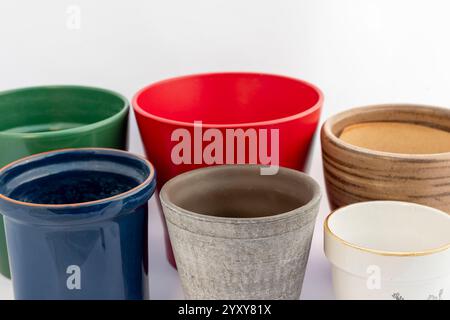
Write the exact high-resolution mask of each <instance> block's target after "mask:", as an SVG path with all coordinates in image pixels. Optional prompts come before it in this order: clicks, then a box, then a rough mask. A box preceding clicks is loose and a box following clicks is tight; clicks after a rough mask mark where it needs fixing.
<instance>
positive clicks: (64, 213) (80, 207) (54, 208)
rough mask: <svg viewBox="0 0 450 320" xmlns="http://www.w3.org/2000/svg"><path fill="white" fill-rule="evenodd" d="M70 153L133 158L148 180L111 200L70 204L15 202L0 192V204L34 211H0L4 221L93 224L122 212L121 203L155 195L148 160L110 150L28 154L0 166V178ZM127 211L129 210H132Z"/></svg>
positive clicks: (124, 152)
mask: <svg viewBox="0 0 450 320" xmlns="http://www.w3.org/2000/svg"><path fill="white" fill-rule="evenodd" d="M71 153H74V154H77V153H78V154H79V153H92V154H94V155H95V154H96V155H103V156H105V155H106V156H108V155H111V156H119V157H124V158H128V159H134V160H137V161H140V162H142V163H143V164H145V166H146V167H147V168H148V169H149V174H148V177H147V178H146V179H145V180H144V181H143V182H142V183H140V184H139V185H137V186H136V187H134V188H132V189H130V190H128V191H126V192H123V193H120V194H117V195H114V196H111V197H107V198H103V199H99V200H95V201H88V202H80V203H70V204H37V203H30V202H24V201H19V200H15V199H12V198H10V197H8V196H6V195H4V194H2V193H0V203H1V202H3V204H6V205H8V206H10V207H14V208H19V209H20V210H25V211H35V213H34V214H31V213H28V214H20V217H19V216H16V214H9V213H8V212H2V214H3V215H5V216H6V217H8V218H11V219H14V220H18V221H24V222H34V223H40V222H47V223H51V222H52V221H53V222H58V223H61V224H64V223H70V222H72V223H73V222H75V221H78V222H79V223H90V222H93V221H98V220H105V219H108V218H111V217H113V216H117V215H119V214H122V213H123V212H122V211H123V210H120V209H122V208H124V207H125V205H124V203H125V202H126V201H128V200H130V199H131V198H132V197H133V196H135V197H138V198H140V199H144V200H146V201H148V199H149V198H150V197H151V196H152V195H153V193H154V192H155V189H156V172H155V169H154V167H153V165H152V164H151V163H150V161H148V160H147V159H146V158H144V157H143V156H140V155H137V154H134V153H130V152H128V151H123V150H118V149H110V148H71V149H60V150H54V151H48V152H43V153H38V154H35V155H31V156H28V157H25V158H22V159H19V160H16V161H14V162H11V163H10V164H8V165H6V166H4V167H3V168H1V169H0V176H2V175H3V174H5V173H7V172H8V171H9V170H12V169H14V168H17V167H20V166H21V165H25V164H29V163H32V162H38V161H40V160H43V159H46V158H49V157H50V158H51V157H55V156H60V155H62V154H71ZM113 207H116V209H117V208H118V210H112V211H114V212H115V213H109V214H104V213H101V214H99V212H100V211H105V210H107V209H110V208H113ZM2 211H3V210H2ZM127 211H132V209H131V210H127ZM77 212H80V214H77ZM48 213H51V215H50V216H49V215H48ZM53 213H54V214H53ZM47 223H45V224H47Z"/></svg>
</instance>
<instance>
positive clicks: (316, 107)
mask: <svg viewBox="0 0 450 320" xmlns="http://www.w3.org/2000/svg"><path fill="white" fill-rule="evenodd" d="M211 75H236V76H240V75H245V76H248V75H262V76H266V77H274V78H279V79H284V80H290V81H295V82H298V83H302V84H303V85H305V86H307V87H310V88H311V89H312V90H313V91H315V92H316V93H317V96H318V99H317V101H316V103H315V104H313V105H312V106H311V107H310V108H308V109H306V110H304V111H302V112H299V113H296V114H293V115H290V116H287V117H281V118H277V119H273V120H265V121H257V122H244V123H229V124H222V123H221V124H214V123H202V127H203V128H242V127H258V126H272V125H276V124H279V123H285V122H289V121H292V120H296V119H300V118H303V117H305V116H307V115H309V114H311V113H314V112H316V111H318V110H320V108H321V107H322V105H323V100H324V95H323V92H322V91H321V90H320V89H319V88H318V87H317V86H316V85H314V84H312V83H309V82H307V81H304V80H300V79H297V78H293V77H288V76H283V75H277V74H270V73H262V72H210V73H198V74H190V75H185V76H179V77H173V78H169V79H166V80H161V81H157V82H155V83H152V84H150V85H148V86H145V87H144V88H142V89H141V90H139V91H138V92H137V93H136V94H135V95H134V96H133V99H132V101H131V103H132V106H133V109H134V111H135V112H137V113H139V114H140V115H142V116H144V117H147V118H151V119H153V120H156V121H159V122H162V123H166V124H169V125H174V126H183V127H194V123H193V122H186V121H179V120H174V119H168V118H164V117H160V116H157V115H155V114H152V113H150V112H148V111H146V110H144V109H143V108H142V107H141V106H140V105H139V104H138V102H137V100H138V98H139V97H140V96H141V95H142V94H143V93H144V92H146V91H147V90H149V89H151V88H153V87H156V86H159V85H162V84H166V83H170V82H173V81H179V80H184V79H189V78H194V77H203V76H211Z"/></svg>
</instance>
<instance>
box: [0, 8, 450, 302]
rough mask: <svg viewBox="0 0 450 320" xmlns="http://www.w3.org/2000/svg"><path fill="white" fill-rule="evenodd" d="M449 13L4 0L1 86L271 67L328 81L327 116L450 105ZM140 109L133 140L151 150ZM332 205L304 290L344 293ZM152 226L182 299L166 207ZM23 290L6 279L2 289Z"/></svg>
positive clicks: (163, 276)
mask: <svg viewBox="0 0 450 320" xmlns="http://www.w3.org/2000/svg"><path fill="white" fill-rule="evenodd" d="M70 5H76V6H78V7H79V8H80V9H81V25H80V29H71V28H68V26H67V20H68V17H69V15H68V13H67V9H68V8H69V6H70ZM449 12H450V2H449V1H448V0H440V1H439V0H279V1H275V0H178V1H174V0H145V1H144V0H121V1H113V0H71V1H67V0H39V1H33V0H29V1H23V0H0V90H4V89H10V88H15V87H22V86H29V85H42V84H85V85H94V86H101V87H105V88H110V89H113V90H116V91H119V92H121V93H123V94H124V95H126V96H127V97H128V98H131V97H132V95H133V93H134V92H136V91H137V90H138V89H139V88H141V87H143V86H144V85H147V84H149V83H152V82H154V81H157V80H161V79H164V78H167V77H172V76H177V75H183V74H188V73H197V72H211V71H262V72H270V73H279V74H285V75H289V76H295V77H300V78H302V79H305V80H308V81H311V82H313V83H315V84H317V85H318V86H319V87H321V88H322V89H323V91H324V93H325V106H324V110H323V114H322V120H325V119H326V118H327V117H328V116H330V115H332V114H334V113H336V112H338V111H339V110H344V109H347V108H350V107H353V106H359V105H366V104H374V103H384V102H412V103H427V104H435V105H442V106H447V105H450V41H449V33H450V19H449ZM0 116H1V115H0ZM130 119H131V120H130V121H131V137H130V144H131V151H134V152H138V153H142V146H141V141H140V138H139V135H138V133H137V131H136V125H135V122H134V116H133V115H131V118H130ZM313 152H314V155H313V158H312V166H311V171H310V173H311V175H312V176H313V177H314V178H315V179H317V180H318V181H319V182H320V184H321V185H322V186H323V175H322V163H321V154H320V146H319V141H318V139H316V141H315V146H314V149H313ZM152 208H155V207H154V204H152ZM328 211H329V208H328V204H327V202H326V197H324V200H323V201H322V206H321V210H320V214H319V218H318V221H317V228H316V233H315V236H314V241H313V245H312V248H311V256H310V262H309V265H308V269H307V274H306V278H305V282H304V287H303V293H302V298H303V299H331V298H333V293H332V289H331V278H330V271H329V266H328V263H327V261H326V259H325V257H324V254H323V250H322V223H323V219H324V217H325V216H326V214H327V213H328ZM149 232H150V239H149V242H150V277H151V279H150V282H151V283H150V288H151V292H150V295H151V298H152V299H179V298H182V297H183V295H182V292H181V288H180V285H179V281H178V277H177V274H176V272H175V271H174V270H173V269H172V268H171V267H169V265H168V264H167V263H166V261H165V257H164V250H163V246H162V231H161V224H160V218H159V215H158V214H157V213H156V212H152V214H151V218H150V227H149ZM0 278H1V277H0ZM11 297H12V291H11V285H10V283H9V282H8V281H6V280H5V279H3V278H2V279H0V299H6V298H11Z"/></svg>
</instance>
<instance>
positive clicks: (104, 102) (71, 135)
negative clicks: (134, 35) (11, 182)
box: [0, 85, 129, 277]
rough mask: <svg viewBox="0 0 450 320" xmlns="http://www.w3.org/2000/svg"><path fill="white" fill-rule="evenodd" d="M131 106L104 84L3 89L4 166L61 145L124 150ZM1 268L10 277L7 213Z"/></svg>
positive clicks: (0, 132) (0, 136)
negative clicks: (7, 248)
mask: <svg viewBox="0 0 450 320" xmlns="http://www.w3.org/2000/svg"><path fill="white" fill-rule="evenodd" d="M128 110H129V103H128V101H127V99H126V98H124V97H123V96H121V95H120V94H118V93H116V92H113V91H109V90H105V89H100V88H91V87H83V86H64V85H63V86H42V87H30V88H22V89H15V90H9V91H4V92H0V113H1V117H0V150H1V152H0V167H3V166H5V165H7V164H8V163H11V162H12V161H15V160H18V159H20V158H23V157H26V156H30V155H33V154H36V153H41V152H46V151H51V150H57V149H66V148H84V147H100V148H115V149H122V150H125V149H126V148H127V125H128ZM0 213H1V211H0ZM0 273H1V274H3V275H5V276H6V277H10V272H9V263H8V254H7V250H6V240H5V235H4V227H3V217H0Z"/></svg>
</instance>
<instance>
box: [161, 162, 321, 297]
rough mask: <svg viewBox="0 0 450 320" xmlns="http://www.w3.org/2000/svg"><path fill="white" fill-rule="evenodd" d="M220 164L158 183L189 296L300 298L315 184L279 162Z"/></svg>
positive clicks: (316, 203) (316, 201)
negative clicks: (270, 170)
mask: <svg viewBox="0 0 450 320" xmlns="http://www.w3.org/2000/svg"><path fill="white" fill-rule="evenodd" d="M260 168H261V166H258V165H226V166H215V167H208V168H203V169H198V170H194V171H190V172H187V173H184V174H181V175H179V176H177V177H175V178H173V179H172V180H170V181H169V182H167V183H166V184H165V185H164V187H163V188H162V189H161V193H160V198H161V202H162V205H163V210H164V215H165V218H166V222H167V226H168V230H169V235H170V240H171V242H172V246H173V249H174V253H175V259H176V262H177V267H178V272H179V275H180V278H181V282H182V286H183V291H184V294H185V297H186V298H187V299H298V298H299V296H300V293H301V288H302V283H303V277H304V274H305V269H306V264H307V261H308V256H309V250H310V246H311V239H312V235H313V230H314V224H315V220H316V216H317V212H318V208H319V202H320V197H321V194H320V189H319V185H318V184H317V183H316V182H315V181H314V180H313V179H312V178H310V177H309V176H307V175H305V174H303V173H301V172H299V171H295V170H291V169H286V168H280V170H279V172H278V174H276V175H272V176H268V175H265V176H263V175H260Z"/></svg>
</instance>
